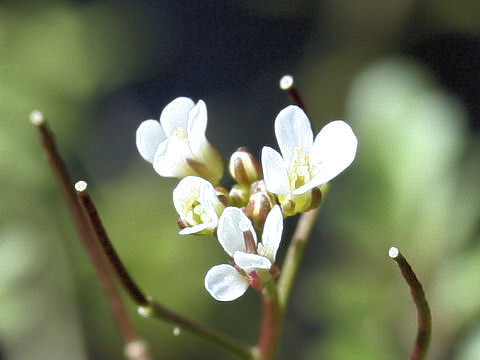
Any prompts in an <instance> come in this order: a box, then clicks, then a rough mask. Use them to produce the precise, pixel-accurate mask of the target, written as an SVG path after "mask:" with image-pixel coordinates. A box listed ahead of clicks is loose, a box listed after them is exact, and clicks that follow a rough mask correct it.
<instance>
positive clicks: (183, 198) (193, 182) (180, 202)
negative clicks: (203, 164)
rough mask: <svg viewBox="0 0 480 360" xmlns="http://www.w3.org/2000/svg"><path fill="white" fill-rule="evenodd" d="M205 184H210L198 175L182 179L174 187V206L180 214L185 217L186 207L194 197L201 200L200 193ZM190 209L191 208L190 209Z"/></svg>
mask: <svg viewBox="0 0 480 360" xmlns="http://www.w3.org/2000/svg"><path fill="white" fill-rule="evenodd" d="M205 184H210V183H209V182H208V181H207V180H205V179H202V178H201V177H198V176H187V177H185V178H183V179H182V180H180V182H179V183H178V185H177V186H176V187H175V189H173V206H174V207H175V210H177V213H178V215H180V216H181V217H185V209H186V208H187V207H189V206H188V204H189V203H190V202H191V201H192V199H198V201H200V194H201V192H202V188H203V187H204V186H205ZM188 210H189V209H188Z"/></svg>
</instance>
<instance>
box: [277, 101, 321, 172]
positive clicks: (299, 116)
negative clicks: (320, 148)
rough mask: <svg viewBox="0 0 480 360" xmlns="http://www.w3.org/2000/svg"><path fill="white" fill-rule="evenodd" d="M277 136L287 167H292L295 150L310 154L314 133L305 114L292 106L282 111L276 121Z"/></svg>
mask: <svg viewBox="0 0 480 360" xmlns="http://www.w3.org/2000/svg"><path fill="white" fill-rule="evenodd" d="M275 136H276V137H277V142H278V146H279V147H280V152H281V153H282V156H283V158H284V159H285V162H286V163H287V166H290V164H291V161H292V158H293V156H294V152H295V148H300V149H302V150H303V151H304V152H305V153H308V151H309V150H310V148H311V146H312V142H313V132H312V127H311V125H310V120H308V117H307V115H306V114H305V112H304V111H303V110H302V109H300V108H299V107H298V106H295V105H290V106H287V107H286V108H285V109H283V110H282V111H280V113H279V114H278V115H277V118H276V119H275Z"/></svg>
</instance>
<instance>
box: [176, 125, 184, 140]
mask: <svg viewBox="0 0 480 360" xmlns="http://www.w3.org/2000/svg"><path fill="white" fill-rule="evenodd" d="M175 136H176V137H177V138H179V139H186V138H187V131H186V130H185V129H184V128H183V127H178V128H177V129H176V130H175Z"/></svg>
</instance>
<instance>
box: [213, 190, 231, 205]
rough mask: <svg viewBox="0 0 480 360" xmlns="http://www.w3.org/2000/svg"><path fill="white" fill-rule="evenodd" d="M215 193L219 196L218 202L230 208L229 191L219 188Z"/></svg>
mask: <svg viewBox="0 0 480 360" xmlns="http://www.w3.org/2000/svg"><path fill="white" fill-rule="evenodd" d="M215 193H216V194H217V198H218V200H220V202H221V203H222V204H223V206H225V207H227V206H230V202H231V201H230V195H229V194H228V191H227V189H225V188H223V187H220V186H217V187H216V188H215Z"/></svg>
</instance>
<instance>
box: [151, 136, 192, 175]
mask: <svg viewBox="0 0 480 360" xmlns="http://www.w3.org/2000/svg"><path fill="white" fill-rule="evenodd" d="M189 156H191V152H190V148H189V147H188V144H187V143H186V142H185V141H182V140H179V139H177V138H176V137H171V138H168V139H167V140H165V141H163V142H162V143H161V144H160V145H159V146H158V149H157V152H156V153H155V156H154V158H153V168H154V170H155V171H156V172H157V173H158V174H160V175H161V176H165V177H185V176H188V175H195V172H194V171H193V170H192V169H191V168H190V166H188V164H187V161H186V158H188V157H189Z"/></svg>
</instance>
